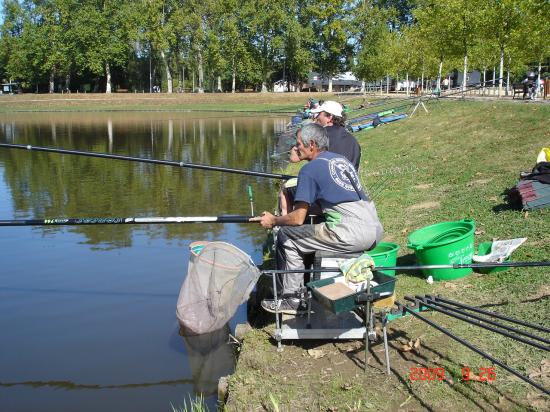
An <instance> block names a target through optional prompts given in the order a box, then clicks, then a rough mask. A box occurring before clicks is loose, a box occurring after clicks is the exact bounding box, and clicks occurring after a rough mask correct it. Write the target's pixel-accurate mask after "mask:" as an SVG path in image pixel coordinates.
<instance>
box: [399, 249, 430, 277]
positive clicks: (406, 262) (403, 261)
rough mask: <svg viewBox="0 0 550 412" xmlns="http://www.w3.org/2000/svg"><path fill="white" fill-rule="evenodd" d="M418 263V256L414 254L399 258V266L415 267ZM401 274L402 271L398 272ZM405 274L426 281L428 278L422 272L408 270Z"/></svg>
mask: <svg viewBox="0 0 550 412" xmlns="http://www.w3.org/2000/svg"><path fill="white" fill-rule="evenodd" d="M417 264H418V262H417V261H416V256H415V255H414V253H409V254H408V255H403V256H399V257H398V258H397V263H396V265H397V266H414V265H417ZM398 272H399V273H401V271H398ZM403 273H405V274H407V275H408V276H414V277H417V278H419V279H426V276H425V275H424V273H422V271H421V270H407V271H403Z"/></svg>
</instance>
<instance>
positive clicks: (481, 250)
mask: <svg viewBox="0 0 550 412" xmlns="http://www.w3.org/2000/svg"><path fill="white" fill-rule="evenodd" d="M491 246H493V242H482V243H480V244H479V245H478V246H477V254H478V256H485V255H488V254H489V253H491ZM504 261H505V262H509V261H510V257H507V258H506V259H505V260H504ZM508 269H510V268H507V267H503V266H501V267H498V268H477V269H476V270H475V271H476V272H478V273H486V274H489V273H497V272H503V271H505V270H508Z"/></svg>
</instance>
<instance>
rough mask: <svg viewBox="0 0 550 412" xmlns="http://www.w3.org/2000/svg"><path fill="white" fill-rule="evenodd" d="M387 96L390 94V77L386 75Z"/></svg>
mask: <svg viewBox="0 0 550 412" xmlns="http://www.w3.org/2000/svg"><path fill="white" fill-rule="evenodd" d="M386 94H390V75H389V74H386Z"/></svg>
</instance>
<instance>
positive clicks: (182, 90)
mask: <svg viewBox="0 0 550 412" xmlns="http://www.w3.org/2000/svg"><path fill="white" fill-rule="evenodd" d="M181 92H182V93H185V66H182V67H181Z"/></svg>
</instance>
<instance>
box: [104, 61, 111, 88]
mask: <svg viewBox="0 0 550 412" xmlns="http://www.w3.org/2000/svg"><path fill="white" fill-rule="evenodd" d="M105 93H109V94H110V93H111V67H110V66H109V63H105Z"/></svg>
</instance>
